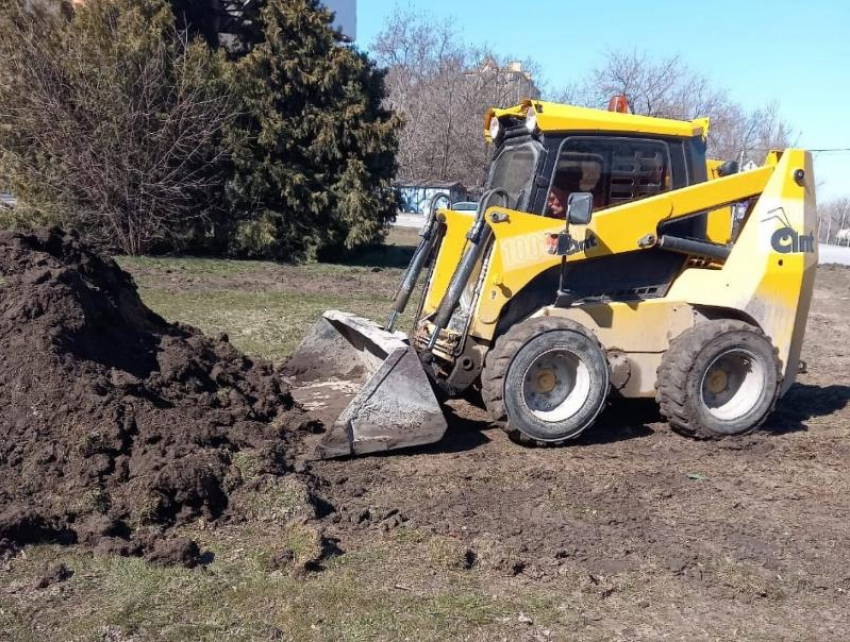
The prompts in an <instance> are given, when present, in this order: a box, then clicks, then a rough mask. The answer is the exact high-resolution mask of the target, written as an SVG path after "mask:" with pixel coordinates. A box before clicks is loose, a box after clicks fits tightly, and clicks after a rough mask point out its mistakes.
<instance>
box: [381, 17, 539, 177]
mask: <svg viewBox="0 0 850 642" xmlns="http://www.w3.org/2000/svg"><path fill="white" fill-rule="evenodd" d="M371 50H372V53H373V54H374V55H375V57H376V58H377V61H378V63H379V64H381V65H382V66H384V67H386V68H387V69H388V74H387V79H386V83H387V92H388V95H389V99H388V105H389V107H391V108H392V109H394V110H396V111H397V112H398V113H400V114H401V115H402V116H403V117H404V121H405V125H404V129H403V132H402V135H401V139H400V150H399V167H400V170H401V178H402V179H416V180H440V181H447V180H451V181H461V182H462V183H464V184H465V185H466V186H467V187H477V186H481V185H483V183H484V181H485V180H486V175H485V168H486V164H487V163H486V162H487V147H486V144H485V142H484V137H483V118H484V113H485V111H486V110H487V109H488V108H489V107H492V106H499V105H510V104H516V103H518V102H519V101H520V100H522V99H523V98H535V97H537V93H538V90H537V88H536V87H535V85H534V82H533V80H532V77H533V71H534V66H533V64H532V63H529V62H527V61H526V62H523V63H517V62H510V61H507V59H505V58H504V57H502V56H499V55H496V54H493V53H492V52H490V51H488V50H486V49H482V48H476V47H473V46H470V45H469V44H467V43H465V42H464V41H463V39H462V38H461V37H460V36H459V34H458V33H457V31H456V30H455V29H454V27H453V26H452V25H451V23H449V22H436V21H434V20H433V19H432V18H431V17H429V16H427V15H424V14H419V13H415V12H412V11H410V10H397V11H396V12H395V14H393V15H392V16H391V17H390V19H389V21H388V22H387V24H386V25H385V27H384V29H383V31H382V32H381V33H380V34H378V36H377V37H376V38H375V41H374V43H373V44H372V46H371Z"/></svg>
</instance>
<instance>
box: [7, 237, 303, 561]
mask: <svg viewBox="0 0 850 642" xmlns="http://www.w3.org/2000/svg"><path fill="white" fill-rule="evenodd" d="M304 422H305V419H304V417H303V415H302V414H301V413H300V411H299V410H298V409H297V407H296V406H295V404H294V402H293V400H292V397H291V396H290V394H289V392H288V390H286V389H285V387H284V386H283V384H282V383H281V380H280V378H279V377H278V375H277V373H276V372H275V371H274V369H273V368H272V366H271V365H269V364H267V363H263V362H258V361H254V360H251V359H249V358H247V357H245V356H244V355H243V354H241V353H240V352H239V351H238V350H236V349H235V348H234V347H233V346H231V345H230V343H229V342H228V341H227V338H226V337H219V338H218V339H217V340H213V339H210V338H207V337H205V336H204V335H202V334H201V333H200V332H199V331H198V330H196V329H194V328H191V327H188V326H185V325H173V324H169V323H166V322H165V321H164V320H163V319H162V318H160V317H159V316H157V315H156V314H154V313H153V312H152V311H150V310H149V309H148V308H146V307H145V305H144V304H143V303H142V302H141V300H140V298H139V296H138V294H137V292H136V287H135V285H134V283H133V281H132V279H131V278H130V277H129V276H128V275H127V274H126V273H124V272H123V271H122V270H121V269H120V268H119V267H118V265H117V264H116V263H115V262H114V261H112V260H110V259H105V258H102V257H99V256H98V255H97V254H95V253H94V252H92V251H91V250H89V249H88V248H86V246H85V245H84V244H82V243H81V242H80V241H79V239H78V238H77V237H76V236H73V235H69V234H65V233H63V232H61V231H59V230H55V229H54V230H46V231H40V232H37V233H32V234H21V233H10V232H3V233H0V552H2V551H3V550H5V551H9V550H13V549H14V548H15V547H17V546H20V545H23V544H28V543H35V542H45V541H57V542H61V543H80V544H82V545H85V546H88V547H92V548H97V549H98V550H101V551H111V552H117V553H120V554H125V555H142V554H147V555H148V556H149V557H151V559H153V560H155V561H157V562H160V563H169V562H171V561H176V562H177V563H183V564H188V565H193V564H196V563H197V562H198V551H197V547H196V546H194V545H193V544H192V543H188V542H186V541H183V540H180V541H176V542H175V543H174V544H170V545H166V544H164V543H163V541H162V540H163V539H169V538H170V535H169V530H170V529H171V528H172V527H175V526H179V525H182V524H186V523H188V522H190V521H193V520H197V519H201V518H202V519H204V520H206V521H211V520H216V519H218V518H220V517H222V516H223V515H225V514H226V513H227V511H228V507H229V498H230V494H231V493H232V492H233V491H234V490H235V489H237V488H238V487H240V486H241V485H242V481H243V480H242V474H241V471H240V468H239V466H237V465H235V464H234V456H235V455H236V454H237V453H240V452H241V451H249V450H250V451H251V452H252V453H255V454H256V456H253V461H254V462H255V464H254V468H255V469H254V470H253V474H254V475H257V474H281V473H284V472H288V471H289V470H290V468H289V461H288V459H289V457H288V454H287V453H288V452H289V450H290V448H291V447H293V444H294V443H295V440H296V438H297V437H298V435H299V434H300V432H301V431H300V428H302V427H304Z"/></svg>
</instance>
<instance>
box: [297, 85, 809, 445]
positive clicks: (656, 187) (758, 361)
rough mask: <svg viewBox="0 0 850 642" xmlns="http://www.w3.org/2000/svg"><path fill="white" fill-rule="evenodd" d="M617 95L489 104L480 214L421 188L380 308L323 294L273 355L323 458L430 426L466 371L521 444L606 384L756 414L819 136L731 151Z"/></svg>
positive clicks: (777, 339) (565, 427)
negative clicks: (763, 152) (374, 315)
mask: <svg viewBox="0 0 850 642" xmlns="http://www.w3.org/2000/svg"><path fill="white" fill-rule="evenodd" d="M622 111H623V110H622V109H618V110H616V111H603V110H594V109H586V108H580V107H573V106H568V105H558V104H554V103H547V102H540V101H531V100H529V101H524V102H523V103H522V104H520V105H517V106H515V107H512V108H509V109H493V110H490V112H489V113H488V114H487V116H486V119H485V128H484V129H485V136H486V138H487V139H488V140H489V141H490V142H491V144H492V148H493V154H492V160H491V162H490V167H489V179H488V183H487V188H486V192H485V193H484V195H483V197H482V198H481V200H480V202H479V204H478V210H477V212H467V211H452V210H451V208H450V207H449V208H442V209H441V208H440V207H439V204H440V202H441V201H440V200H439V199H435V200H434V201H433V202H432V204H431V207H430V208H429V212H428V214H427V217H426V221H425V224H424V226H423V229H422V232H421V241H420V244H419V247H418V248H417V249H416V252H415V253H414V255H413V259H412V260H411V263H410V266H409V268H408V270H407V272H406V273H405V276H404V279H403V281H402V284H401V286H400V287H399V290H398V292H397V295H396V298H395V302H394V305H393V309H392V310H391V312H390V314H389V318H388V320H387V322H386V323H385V324H384V325H379V324H377V323H375V322H373V321H369V320H366V319H362V318H359V317H356V316H354V315H351V314H348V313H344V312H339V311H333V310H332V311H328V312H326V313H325V314H324V315H323V316H322V318H321V319H320V320H319V322H318V323H317V324H316V325H315V327H313V328H312V330H311V331H310V332H309V333H308V335H307V337H306V338H305V339H304V341H303V342H302V344H301V345H300V346H299V348H298V349H297V350H296V352H295V354H294V355H293V357H292V359H291V360H290V361H289V363H288V364H287V366H286V373H287V374H288V375H289V376H290V377H291V379H292V381H293V386H294V390H293V393H294V395H295V397H296V399H298V400H299V401H300V402H301V403H302V404H303V405H304V406H305V407H306V408H307V409H308V410H309V411H310V412H312V413H313V414H314V416H316V417H317V418H319V419H321V420H322V422H323V423H324V424H325V426H326V427H327V432H326V433H325V434H324V436H323V438H322V440H321V442H320V444H319V448H318V452H317V455H318V456H320V457H338V456H347V455H360V454H366V453H375V452H382V451H387V450H393V449H396V448H406V447H410V446H419V445H424V444H428V443H433V442H436V441H438V440H440V439H441V438H442V436H443V434H444V433H445V431H446V428H447V424H446V419H445V417H444V414H443V410H442V406H441V402H442V401H443V400H446V399H451V398H454V397H459V396H461V395H464V394H466V393H467V392H468V391H470V390H477V391H478V392H480V396H481V397H482V398H483V400H484V403H485V405H486V407H487V410H488V411H489V413H490V416H491V417H492V420H493V422H494V423H496V424H498V425H500V426H501V427H502V428H503V429H504V430H505V431H506V432H507V433H508V435H510V437H511V438H512V439H514V440H515V441H517V442H520V443H524V444H534V445H559V444H564V443H567V442H569V441H570V440H573V439H575V438H576V437H578V436H579V435H580V434H582V432H584V431H586V430H591V429H592V426H593V424H594V422H595V420H596V418H597V416H598V415H599V413H600V412H601V411H602V409H603V408H604V407H605V405H606V403H608V401H609V400H611V399H613V398H654V399H655V400H656V401H657V403H658V405H659V407H660V410H661V413H662V415H663V416H664V417H665V418H666V420H667V421H668V422H669V424H670V425H671V426H672V428H673V429H675V430H677V431H678V432H681V433H683V434H686V435H690V436H692V437H696V438H703V439H716V438H722V437H727V436H731V435H740V434H744V433H747V432H749V431H752V430H754V429H756V428H757V427H758V426H759V425H760V424H762V422H764V420H765V419H766V418H767V416H768V415H769V413H770V412H771V411H772V409H773V408H774V406H775V404H776V402H777V400H778V399H779V397H780V396H781V395H782V394H783V393H784V392H785V391H787V390H788V388H789V387H790V386H791V384H792V383H793V382H794V377H795V374H796V372H797V368H798V363H799V358H800V348H801V346H802V342H803V333H804V330H805V325H806V318H807V315H808V311H809V304H810V301H811V297H812V290H813V285H814V277H815V268H816V265H817V251H818V248H817V241H816V237H817V232H816V226H817V213H816V204H815V180H814V174H813V171H812V158H811V155H810V154H809V153H807V152H805V151H803V150H797V149H787V150H784V151H775V152H771V153H770V154H768V156H767V158H766V160H765V162H764V164H763V166H761V167H758V168H755V169H749V170H747V171H738V168H737V167H736V165H735V163H730V162H727V163H721V162H719V161H714V160H711V159H708V158H706V142H707V136H708V127H709V123H708V121H707V120H704V119H703V120H694V121H675V120H668V119H662V118H650V117H644V116H637V115H632V114H629V113H622ZM417 284H420V286H421V288H420V289H421V296H418V297H415V298H416V305H415V307H413V313H414V320H413V324H412V328H411V329H410V332H409V333H405V332H400V331H398V330H397V329H396V328H397V326H398V324H399V319H401V318H404V317H402V314H403V313H404V312H405V310H408V312H409V309H410V308H411V307H412V306H411V305H410V304H411V300H412V299H414V294H415V293H416V292H417V291H418V290H417Z"/></svg>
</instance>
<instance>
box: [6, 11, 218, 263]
mask: <svg viewBox="0 0 850 642" xmlns="http://www.w3.org/2000/svg"><path fill="white" fill-rule="evenodd" d="M87 21H88V22H89V24H88V25H86V22H87ZM172 21H173V19H172V18H171V15H170V7H169V6H168V4H167V3H165V2H156V1H143V2H130V1H129V0H123V1H121V2H112V1H111V0H92V1H91V2H88V3H86V5H84V6H83V7H82V8H80V9H79V10H78V14H77V15H76V16H75V17H74V18H73V20H68V18H67V17H66V16H62V15H57V14H53V13H51V12H43V11H38V10H36V11H35V12H33V11H32V10H28V9H26V8H25V7H24V6H23V4H22V3H21V2H20V0H12V2H11V3H10V4H9V5H8V6H7V7H5V8H4V9H2V11H0V33H2V36H0V59H2V60H3V66H2V70H0V123H3V128H2V129H0V175H3V176H5V178H6V182H8V183H9V186H10V187H11V188H12V189H13V190H14V191H15V193H16V195H17V196H18V197H19V199H20V206H19V208H18V209H17V210H16V216H17V217H18V218H19V219H20V220H21V221H26V222H27V223H28V224H44V223H61V224H63V225H70V226H73V227H76V228H78V229H81V230H82V231H84V232H85V233H86V234H87V235H88V236H89V237H90V238H91V239H92V240H94V241H96V242H99V243H101V244H102V245H104V246H107V247H110V248H114V249H118V250H120V251H122V252H125V253H128V254H139V253H143V252H146V251H149V250H150V249H152V248H154V247H157V246H161V247H166V248H168V247H173V248H178V247H180V245H181V241H182V240H183V239H184V238H187V237H189V236H192V235H196V234H198V233H199V230H200V231H202V229H203V226H204V223H205V221H207V220H208V218H209V217H210V216H211V215H212V213H213V211H214V210H215V209H216V208H217V207H218V206H219V197H220V196H222V195H223V191H224V183H223V177H222V174H221V172H220V171H219V169H220V167H219V166H220V165H221V163H222V161H223V152H222V149H223V147H222V146H220V145H217V143H216V141H217V139H218V138H219V136H220V134H221V132H222V128H223V127H224V126H225V125H226V123H228V122H229V120H230V118H231V117H232V113H231V112H232V106H231V101H230V99H229V96H228V93H227V91H226V89H225V88H224V86H223V84H216V83H215V82H212V81H211V79H212V78H216V77H218V75H219V74H217V68H216V64H217V61H216V58H215V56H214V55H212V54H210V53H209V52H208V51H207V50H206V49H205V48H204V47H202V46H196V45H190V44H189V43H188V42H187V40H186V37H185V34H182V33H179V32H177V31H176V30H174V28H173V26H172V24H173V22H172Z"/></svg>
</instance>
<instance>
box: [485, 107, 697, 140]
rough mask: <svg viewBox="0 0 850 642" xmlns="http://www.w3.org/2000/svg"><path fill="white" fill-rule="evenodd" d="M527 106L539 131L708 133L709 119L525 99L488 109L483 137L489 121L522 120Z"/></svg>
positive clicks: (487, 132) (681, 134) (685, 136)
mask: <svg viewBox="0 0 850 642" xmlns="http://www.w3.org/2000/svg"><path fill="white" fill-rule="evenodd" d="M530 107H534V110H535V113H536V115H537V126H538V127H539V129H540V131H542V132H564V131H574V132H630V133H635V134H653V135H658V136H674V137H677V138H692V137H694V136H702V137H705V136H706V135H707V134H708V119H707V118H699V119H697V120H692V121H682V120H671V119H669V118H654V117H650V116H636V115H634V114H621V113H619V112H612V111H605V110H601V109H590V108H588V107H575V106H573V105H560V104H558V103H549V102H543V101H539V100H526V101H524V102H522V103H521V104H519V105H516V106H514V107H509V108H508V109H491V110H490V111H488V112H487V115H486V116H485V118H484V135H485V137H486V138H488V139H489V137H490V120H491V119H492V118H494V117H495V118H502V117H504V116H513V117H515V118H525V115H526V113H527V112H528V109H529V108H530Z"/></svg>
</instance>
